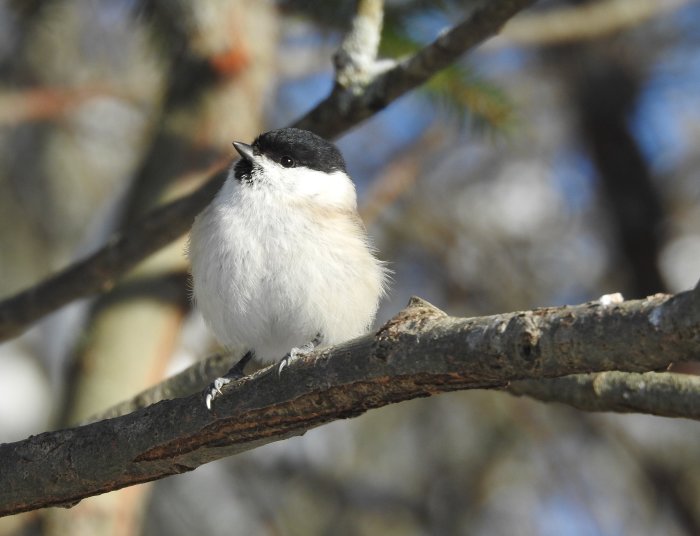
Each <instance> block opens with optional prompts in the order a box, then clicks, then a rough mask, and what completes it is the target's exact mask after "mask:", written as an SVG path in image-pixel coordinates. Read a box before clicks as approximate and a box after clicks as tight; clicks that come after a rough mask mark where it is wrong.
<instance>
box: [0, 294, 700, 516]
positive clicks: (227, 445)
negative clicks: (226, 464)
mask: <svg viewBox="0 0 700 536" xmlns="http://www.w3.org/2000/svg"><path fill="white" fill-rule="evenodd" d="M699 350H700V289H697V288H696V289H695V290H694V291H689V292H684V293H681V294H678V295H675V296H666V295H656V296H653V297H650V298H647V299H645V300H637V301H629V302H623V303H620V304H614V305H608V306H604V305H602V304H601V303H599V302H593V303H587V304H583V305H579V306H574V307H556V308H544V309H537V310H533V311H524V312H515V313H507V314H502V315H495V316H488V317H480V318H454V317H450V316H448V315H446V314H445V313H443V312H442V311H440V310H438V309H436V308H434V307H432V306H431V305H430V304H428V303H426V302H424V301H422V300H419V299H414V300H412V302H411V303H410V304H409V307H408V308H407V309H405V310H404V311H402V312H400V313H399V314H398V315H397V316H396V317H395V318H394V319H392V320H391V321H390V322H388V323H387V324H386V325H385V326H383V327H382V328H381V329H380V330H379V331H378V332H377V333H375V334H372V335H368V336H365V337H362V338H358V339H355V340H353V341H349V342H348V343H346V344H343V345H339V346H336V347H333V348H330V349H327V350H324V351H321V352H315V353H313V354H311V355H309V356H307V357H304V358H299V359H297V360H295V361H293V362H292V363H291V364H290V365H289V366H287V367H285V368H284V370H283V371H282V372H281V373H280V372H279V368H278V367H277V366H271V367H268V368H266V369H263V370H261V371H259V372H258V373H256V374H254V375H252V376H249V377H247V378H245V379H243V380H241V381H239V382H236V383H234V384H230V385H229V386H227V387H226V388H225V390H224V395H223V396H222V397H221V398H219V399H217V401H216V405H215V407H214V411H212V412H209V411H207V410H206V408H205V406H204V402H203V398H202V396H201V395H200V394H195V395H191V396H189V397H186V398H178V399H174V400H167V401H162V402H159V403H157V404H154V405H152V406H149V407H146V408H143V409H140V410H138V411H135V412H133V413H130V414H128V415H125V416H122V417H117V418H113V419H108V420H104V421H100V422H97V423H93V424H89V425H86V426H81V427H79V428H73V429H69V430H61V431H57V432H47V433H44V434H40V435H38V436H34V437H31V438H29V439H26V440H24V441H19V442H16V443H11V444H5V445H0V459H2V460H3V463H2V464H1V465H0V515H8V514H13V513H17V512H21V511H26V510H32V509H36V508H41V507H45V506H57V505H62V506H66V505H71V504H72V503H75V502H76V501H79V500H80V499H82V498H84V497H88V496H91V495H96V494H100V493H104V492H108V491H112V490H115V489H119V488H122V487H125V486H129V485H133V484H136V483H140V482H147V481H151V480H155V479H159V478H163V477H166V476H169V475H173V474H177V473H182V472H185V471H190V470H192V469H194V468H196V467H197V466H199V465H201V464H203V463H206V462H209V461H213V460H216V459H219V458H222V457H225V456H230V455H232V454H237V453H240V452H243V451H246V450H250V449H253V448H256V447H258V446H261V445H264V444H266V443H270V442H272V441H278V440H281V439H286V438H288V437H291V436H295V435H300V434H303V433H304V432H306V431H307V430H309V429H311V428H314V427H316V426H319V425H321V424H324V423H327V422H329V421H332V420H336V419H341V418H348V417H354V416H357V415H360V414H362V413H364V412H365V411H367V410H369V409H372V408H377V407H381V406H384V405H387V404H391V403H394V402H400V401H402V400H407V399H411V398H416V397H423V396H430V395H433V394H437V393H442V392H448V391H455V390H459V389H474V388H503V387H505V386H507V385H508V384H509V382H512V381H516V380H524V379H542V378H555V377H560V376H565V375H570V374H579V373H590V372H598V371H605V370H621V371H630V372H644V371H651V370H659V369H663V368H665V367H666V366H668V364H669V363H670V362H673V361H684V360H689V359H696V358H697V357H698V353H699Z"/></svg>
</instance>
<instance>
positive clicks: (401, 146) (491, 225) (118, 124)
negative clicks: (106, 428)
mask: <svg viewBox="0 0 700 536" xmlns="http://www.w3.org/2000/svg"><path fill="white" fill-rule="evenodd" d="M473 4H474V2H469V1H466V0H464V1H456V0H455V1H450V0H444V1H438V0H435V1H424V0H413V1H412V0H405V1H400V0H395V1H387V6H386V13H385V28H384V33H383V41H382V47H381V48H382V50H381V54H382V55H383V56H387V57H398V56H401V55H403V54H407V53H410V52H412V51H415V50H417V49H419V48H420V47H421V46H422V45H424V44H426V43H428V42H430V41H431V40H432V39H434V38H435V37H436V36H437V35H438V33H439V32H440V31H441V30H443V29H445V28H446V27H449V26H451V25H453V24H455V23H456V22H457V21H459V20H461V19H462V18H463V17H464V16H465V14H466V13H468V12H469V10H470V8H471V7H472V6H473ZM353 9H354V2H352V1H337V2H312V1H303V0H297V1H294V0H286V1H278V2H267V1H260V0H198V1H197V2H187V1H185V0H0V296H8V295H10V294H12V293H14V292H17V291H19V290H21V289H23V288H25V287H27V286H29V285H32V284H34V283H36V282H37V281H39V280H41V279H42V278H43V277H45V276H46V275H47V274H49V273H51V272H52V271H55V270H57V269H60V268H62V267H64V266H66V265H67V264H69V263H70V262H71V261H73V260H75V259H76V258H79V257H81V256H83V255H85V254H87V253H89V252H91V251H93V250H94V249H96V248H98V247H99V246H100V245H102V244H104V243H105V242H106V241H107V240H108V239H109V237H110V236H111V235H112V234H113V233H114V232H116V231H119V230H124V229H128V228H129V226H130V225H131V224H132V223H133V222H134V221H136V220H138V218H139V217H140V216H141V215H143V214H145V213H146V212H148V211H149V210H150V209H152V208H153V207H155V206H157V205H159V204H161V203H163V202H166V201H168V200H171V199H174V198H177V197H179V196H181V195H183V194H185V193H187V192H190V191H192V190H193V189H195V188H196V187H198V186H199V185H201V184H202V181H204V180H205V179H206V177H207V176H208V175H209V174H211V170H212V169H214V168H215V167H216V166H217V165H220V164H221V162H226V161H228V160H230V159H231V158H232V157H233V156H234V151H233V149H232V147H231V141H232V140H241V141H251V140H252V139H253V138H254V137H255V136H256V135H257V134H258V133H259V132H261V131H264V130H268V129H270V128H277V127H281V126H285V125H287V124H289V123H290V122H291V121H293V120H295V119H296V118H298V117H299V116H301V115H302V114H304V113H305V112H306V111H308V110H309V109H310V108H312V107H313V106H314V105H315V104H316V103H317V102H318V101H319V100H320V99H322V98H323V97H324V96H325V95H327V93H328V92H329V91H330V89H331V87H332V84H333V72H332V63H331V57H332V54H333V53H334V51H335V50H336V49H337V47H338V45H339V43H340V40H341V39H342V36H343V34H344V32H345V31H346V30H347V28H348V26H349V23H350V20H351V18H352V14H353ZM699 51H700V4H699V3H698V2H694V1H690V0H663V1H662V0H656V1H650V0H603V1H598V2H586V1H569V2H567V1H541V2H539V3H538V4H537V6H536V8H535V9H531V10H529V11H528V12H526V13H524V14H523V15H521V16H519V17H517V18H516V19H514V20H513V21H512V22H511V23H510V24H509V25H508V26H507V27H506V28H505V30H504V32H503V35H502V36H500V37H498V38H495V39H492V40H490V41H489V42H488V43H486V44H485V45H484V46H482V47H480V48H479V49H478V50H476V51H475V52H473V53H471V54H470V55H469V56H468V57H466V58H464V60H463V61H461V62H459V63H458V64H456V65H453V66H452V67H450V68H449V69H447V70H445V71H443V72H441V73H440V74H439V75H437V76H436V77H435V78H434V79H433V80H431V81H430V82H429V83H428V84H427V85H425V86H424V87H422V88H421V89H420V90H418V91H415V92H413V93H411V94H409V95H407V96H405V97H403V98H402V99H400V100H399V101H397V102H395V103H394V104H392V105H391V106H390V107H389V108H387V109H386V110H384V111H382V112H381V113H379V114H378V115H376V116H375V117H373V118H372V119H371V120H369V121H367V122H365V123H363V124H362V125H360V126H359V127H357V128H356V129H354V130H353V131H352V132H350V133H347V134H346V135H344V136H343V137H342V138H340V139H339V140H337V141H338V143H339V146H340V148H341V150H342V151H343V153H344V154H345V157H346V160H347V162H348V167H349V171H350V173H351V174H352V176H353V177H354V178H355V180H356V182H357V187H358V195H359V199H360V204H361V207H362V213H363V216H364V218H365V220H366V222H367V224H368V227H369V230H370V234H371V235H372V237H373V239H374V241H375V243H376V245H377V248H378V250H379V252H380V256H381V257H382V258H383V259H385V260H387V261H388V262H389V263H390V265H391V267H392V269H393V270H394V272H395V275H394V281H393V285H392V289H391V293H390V296H389V298H388V299H387V300H385V302H384V304H383V306H382V309H381V311H380V315H379V318H378V322H382V321H385V320H387V319H388V318H390V317H391V316H392V315H393V314H394V313H395V312H396V311H398V310H399V309H401V308H402V307H403V306H404V305H405V304H406V302H407V301H408V298H409V297H410V296H411V295H414V294H415V295H419V296H421V297H423V298H425V299H427V300H429V301H431V302H433V303H434V304H436V305H437V306H439V307H441V308H443V309H444V310H446V311H447V312H449V313H450V314H453V315H460V316H474V315H485V314H493V313H499V312H506V311H513V310H518V309H530V308H533V307H537V306H545V305H560V304H567V303H569V304H575V303H580V302H583V301H587V300H592V299H596V298H597V297H599V296H600V295H602V294H604V293H610V292H618V291H619V292H622V293H623V294H624V295H625V297H626V298H639V297H644V296H646V295H649V294H653V293H656V292H676V291H680V290H684V289H688V288H690V287H692V286H694V285H695V283H696V282H697V280H698V279H699V278H700V171H698V168H700V54H699ZM184 245H185V238H184V237H183V239H182V240H180V241H177V242H175V243H174V244H172V245H171V246H170V247H168V248H166V249H164V250H162V251H161V252H159V253H158V254H156V255H154V256H153V257H151V258H149V259H147V260H146V261H145V262H143V263H142V264H141V265H140V266H139V267H138V268H137V269H135V270H134V271H133V272H132V273H130V274H129V275H128V276H127V277H125V278H124V279H123V280H122V281H119V282H117V284H116V285H115V286H114V288H113V289H112V290H111V292H109V293H108V294H105V295H103V296H100V297H97V298H95V299H92V300H83V301H81V302H78V303H74V304H71V305H70V306H68V307H65V308H63V309H62V310H60V311H58V312H57V313H55V314H52V315H50V316H49V317H47V318H45V319H44V320H42V321H41V322H40V323H39V324H37V325H36V326H35V327H33V328H32V329H31V330H30V331H28V332H27V333H26V334H25V335H23V336H21V337H19V338H17V339H15V340H12V341H10V342H6V343H4V344H2V345H0V441H15V440H19V439H23V438H25V437H26V436H28V435H29V434H33V433H38V432H41V431H44V430H47V429H56V428H60V427H65V426H69V425H71V424H75V423H77V422H80V421H81V419H85V418H86V417H88V416H89V415H91V414H94V413H97V412H99V411H102V410H104V409H106V408H108V407H110V406H111V405H113V404H115V403H117V402H119V401H121V400H124V399H128V398H129V397H131V396H132V395H134V394H136V393H137V392H139V391H141V390H143V389H144V388H146V387H148V386H150V385H153V384H156V383H158V382H159V381H160V380H161V379H162V378H163V377H164V376H166V375H170V374H173V373H174V372H176V371H179V370H181V369H182V368H184V367H186V366H188V365H189V364H191V363H193V362H194V361H195V360H197V359H200V358H202V357H204V356H206V355H208V354H210V353H211V352H212V351H214V350H215V349H216V346H215V343H214V341H213V340H212V339H211V337H210V335H209V334H208V333H207V331H206V329H205V328H204V326H203V323H202V321H201V319H200V318H199V317H198V316H197V313H196V312H193V311H192V310H191V309H190V303H189V296H188V283H187V270H188V267H187V262H186V259H185V256H184V252H183V249H184ZM685 371H686V372H690V373H692V372H694V371H693V370H692V367H689V368H686V369H685ZM699 444H700V425H698V423H696V422H692V421H686V420H671V419H662V418H656V417H649V416H641V415H625V416H619V415H610V414H598V415H592V414H586V413H582V412H578V411H575V410H573V409H570V408H567V407H564V406H559V405H544V404H541V403H537V402H534V401H531V400H528V399H522V398H514V397H512V396H510V395H507V394H503V393H498V392H477V391H471V392H461V393H452V394H449V395H442V396H437V397H433V398H430V399H420V400H414V401H411V402H405V403H401V404H398V405H395V406H391V407H387V408H384V409H380V410H375V411H372V412H370V413H369V414H366V415H364V416H362V417H359V418H356V419H353V420H350V421H343V422H335V423H332V424H330V425H327V426H324V427H321V428H319V429H316V430H313V431H311V432H309V433H307V434H306V435H305V436H303V437H301V438H295V439H291V440H287V441H284V442H281V443H275V444H271V445H268V446H266V447H264V448H260V449H257V450H255V451H252V452H249V453H246V454H244V455H240V456H236V457H234V458H231V459H226V460H221V461H219V462H216V463H212V464H209V465H206V466H203V467H201V468H199V469H197V470H196V471H194V472H192V473H189V474H185V475H181V476H176V477H172V478H168V479H165V480H162V481H159V482H155V483H153V484H146V485H141V486H136V487H133V488H128V489H125V490H122V491H119V492H115V493H111V494H107V495H103V496H99V497H94V498H90V499H86V500H84V501H83V502H82V503H80V504H79V505H78V506H76V507H75V508H73V509H71V510H61V509H49V510H43V511H37V512H32V513H29V514H26V515H21V516H14V517H10V518H4V519H0V536H8V535H13V536H14V535H32V534H47V535H54V534H55V535H81V534H90V535H103V534H105V535H107V534H109V535H112V534H113V535H124V536H126V535H132V534H145V535H160V534H167V535H175V536H179V535H190V534H195V533H196V534H207V535H219V534H221V535H223V534H227V535H230V534H243V535H248V534H270V535H287V534H291V535H296V534H299V535H305V534H329V535H330V534H334V535H336V534H340V535H365V534H366V535H374V534H382V535H384V534H386V535H394V534H397V535H414V534H415V535H421V534H477V535H481V534H489V535H494V534H496V535H499V534H503V535H622V534H636V535H640V534H641V535H645V534H650V535H651V534H665V535H697V534H700V449H698V445H699ZM0 463H1V461H0Z"/></svg>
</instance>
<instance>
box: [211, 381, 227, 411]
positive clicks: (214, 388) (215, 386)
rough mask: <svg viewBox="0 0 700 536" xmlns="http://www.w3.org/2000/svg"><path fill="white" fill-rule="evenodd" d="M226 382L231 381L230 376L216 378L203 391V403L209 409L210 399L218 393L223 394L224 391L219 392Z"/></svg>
mask: <svg viewBox="0 0 700 536" xmlns="http://www.w3.org/2000/svg"><path fill="white" fill-rule="evenodd" d="M227 383H231V379H230V378H225V377H221V378H216V379H215V380H214V381H213V382H212V383H211V385H210V386H209V387H208V388H207V390H206V391H205V393H206V397H205V398H204V403H205V404H206V405H207V409H208V410H211V403H212V401H213V400H214V399H215V398H216V397H217V396H219V395H223V394H224V393H222V392H221V388H222V387H223V386H224V385H226V384H227Z"/></svg>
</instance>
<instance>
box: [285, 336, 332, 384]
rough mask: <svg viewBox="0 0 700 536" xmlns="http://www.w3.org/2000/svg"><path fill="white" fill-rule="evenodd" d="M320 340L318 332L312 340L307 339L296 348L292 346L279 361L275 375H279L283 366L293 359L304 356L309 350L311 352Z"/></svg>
mask: <svg viewBox="0 0 700 536" xmlns="http://www.w3.org/2000/svg"><path fill="white" fill-rule="evenodd" d="M320 342H321V334H320V333H319V334H317V335H316V337H314V340H312V341H309V342H307V343H306V344H305V345H303V346H300V347H298V348H292V349H291V350H290V351H289V353H288V354H287V355H285V356H284V357H283V358H282V361H280V364H279V367H278V368H277V375H278V376H281V375H282V370H284V367H286V366H287V365H289V364H290V363H291V362H292V361H294V360H295V359H298V358H300V357H304V356H305V355H309V354H310V353H311V352H313V351H314V350H315V349H316V346H318V345H319V344H320Z"/></svg>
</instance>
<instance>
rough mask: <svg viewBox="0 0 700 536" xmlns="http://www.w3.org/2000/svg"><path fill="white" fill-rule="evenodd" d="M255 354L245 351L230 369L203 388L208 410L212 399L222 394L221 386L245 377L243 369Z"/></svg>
mask: <svg viewBox="0 0 700 536" xmlns="http://www.w3.org/2000/svg"><path fill="white" fill-rule="evenodd" d="M253 355H255V354H254V353H253V352H252V351H249V352H246V353H245V355H244V356H243V357H242V358H241V359H240V360H239V361H238V363H236V364H235V365H234V366H233V367H231V370H229V371H228V372H227V373H226V374H224V375H223V376H221V377H220V378H216V379H215V380H214V381H213V382H212V383H211V384H210V385H209V387H207V388H206V389H205V390H204V403H205V404H206V406H207V409H208V410H211V403H212V402H213V401H214V399H215V398H216V397H218V396H220V395H223V393H222V392H221V388H222V387H223V386H224V385H226V384H227V383H231V382H233V381H236V380H240V379H241V378H243V377H245V373H244V372H243V369H244V368H245V366H246V365H247V364H248V362H249V361H250V360H251V359H253Z"/></svg>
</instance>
